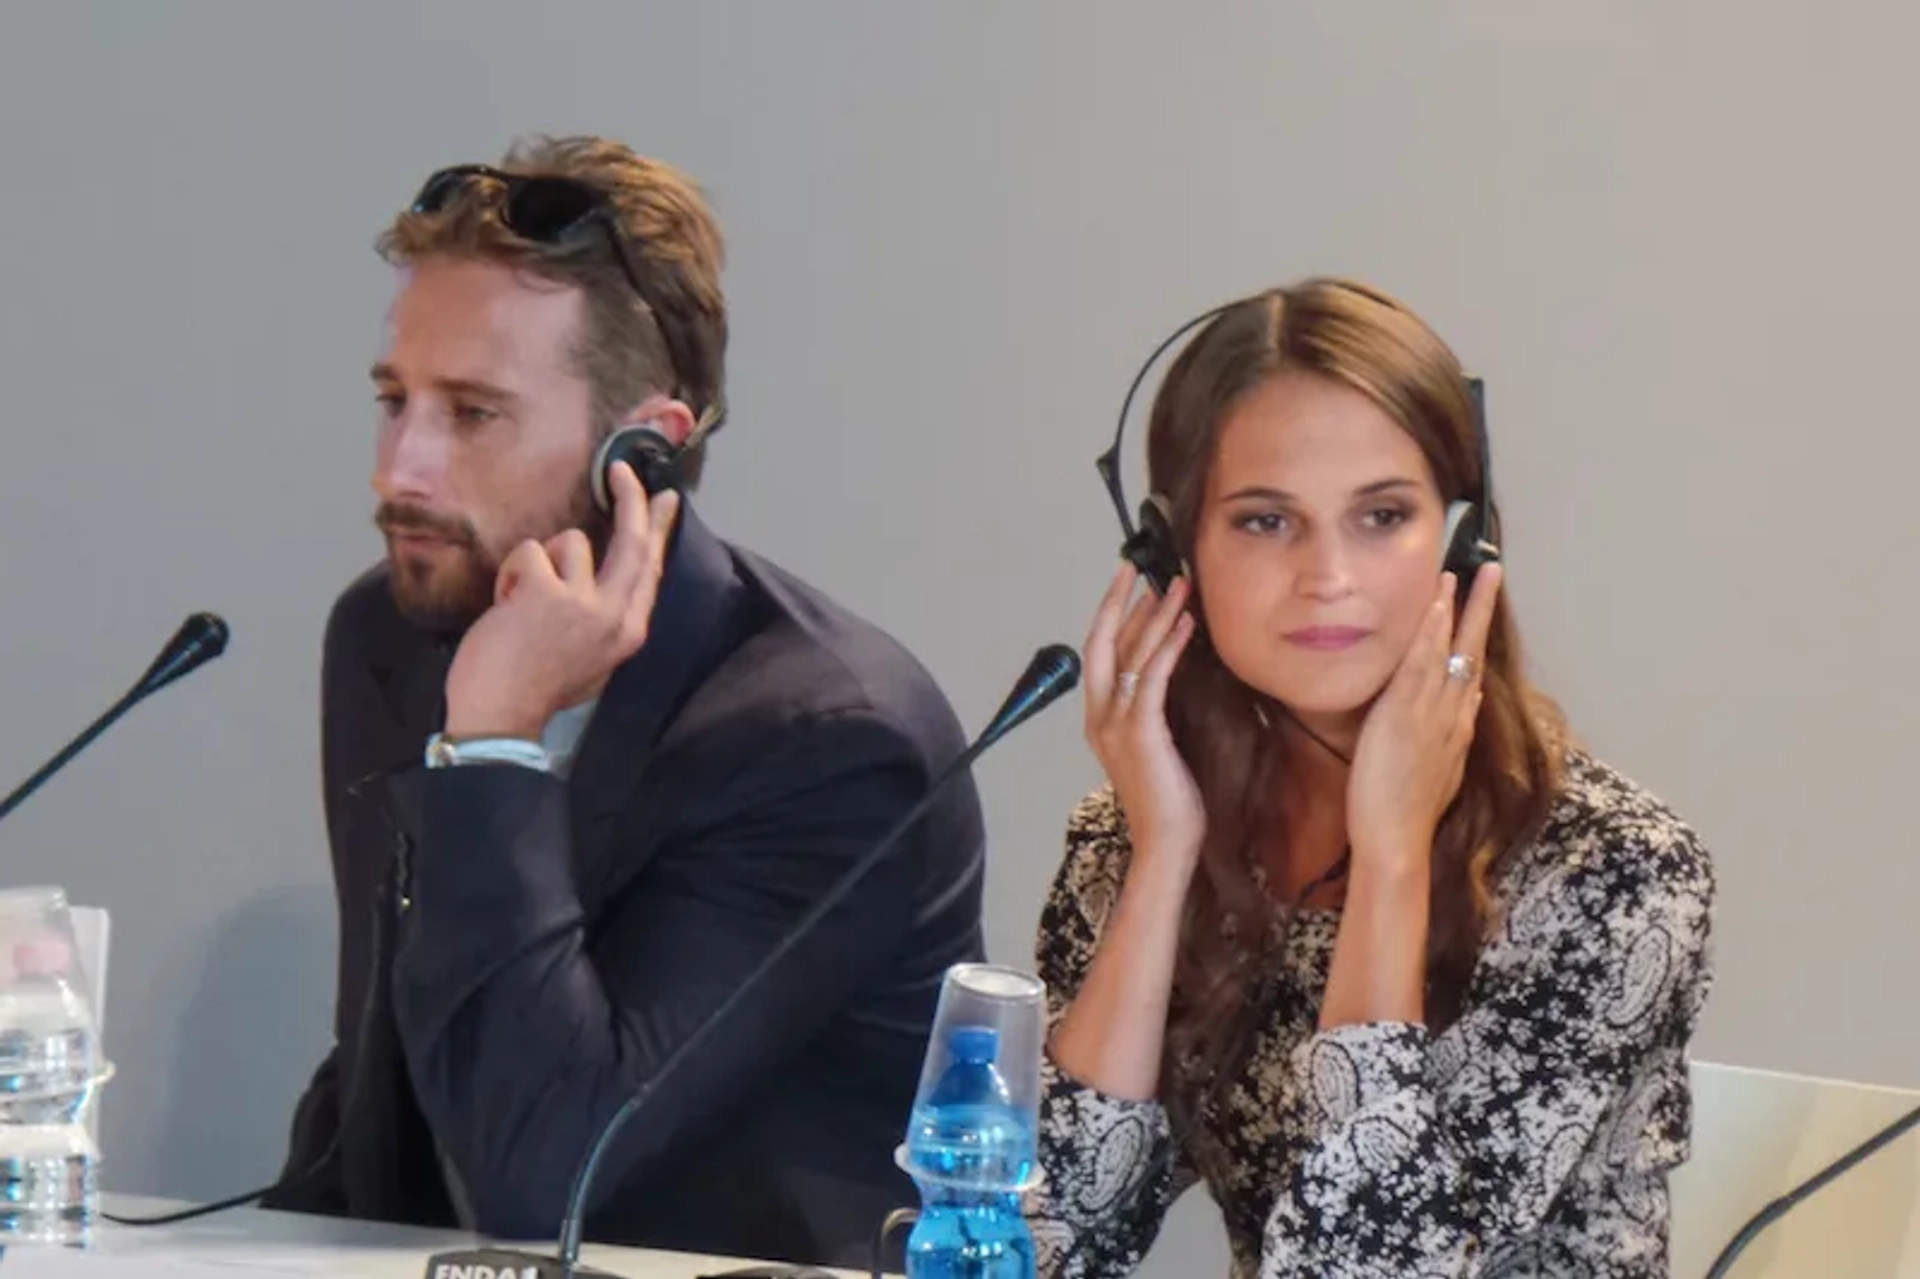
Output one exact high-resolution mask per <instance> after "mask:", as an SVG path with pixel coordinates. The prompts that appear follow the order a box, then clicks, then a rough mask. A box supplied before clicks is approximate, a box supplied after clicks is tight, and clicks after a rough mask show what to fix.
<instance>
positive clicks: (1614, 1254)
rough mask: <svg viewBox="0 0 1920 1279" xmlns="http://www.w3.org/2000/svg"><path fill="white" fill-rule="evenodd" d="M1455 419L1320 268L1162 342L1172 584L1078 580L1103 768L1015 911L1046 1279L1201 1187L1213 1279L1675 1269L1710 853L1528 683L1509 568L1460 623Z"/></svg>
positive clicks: (1158, 430) (1152, 457) (1122, 1250)
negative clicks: (1034, 1051)
mask: <svg viewBox="0 0 1920 1279" xmlns="http://www.w3.org/2000/svg"><path fill="white" fill-rule="evenodd" d="M1474 412H1475V410H1474V405H1473V401H1472V399H1471V397H1470V391H1469V388H1468V386H1467V383H1466V381H1465V378H1464V375H1463V373H1462V371H1461V368H1460V364H1459V362H1458V361H1457V360H1456V358H1455V357H1454V355H1453V353H1452V352H1451V351H1450V350H1449V349H1448V348H1447V346H1446V345H1445V344H1444V343H1443V342H1442V341H1441V340H1440V339H1439V338H1438V337H1437V336H1435V335H1434V334H1433V333H1432V332H1431V331H1430V330H1429V329H1428V328H1427V327H1426V326H1425V325H1424V324H1423V323H1421V322H1420V321H1419V320H1418V319H1417V318H1416V317H1414V316H1413V315H1412V314H1411V313H1410V312H1408V311H1407V310H1405V309H1404V308H1402V307H1400V306H1399V305H1397V304H1396V303H1394V302H1392V301H1391V300H1389V299H1387V298H1385V297H1384V296H1383V295H1380V294H1378V293H1375V292H1373V291H1371V290H1368V289H1365V288H1362V287H1360V286H1358V285H1354V284H1350V283H1346V282H1342V281H1337V280H1312V281H1308V282H1306V283H1303V284H1301V285H1299V286H1297V287H1294V288H1291V289H1287V290H1276V291H1273V292H1270V293H1267V294H1263V295H1261V296H1258V297H1255V298H1252V299H1249V300H1246V301H1243V302H1241V303H1238V304H1236V305H1234V306H1232V307H1229V308H1227V309H1226V310H1224V311H1223V312H1222V313H1221V314H1219V315H1218V317H1217V318H1215V319H1213V320H1212V321H1211V322H1209V323H1208V324H1207V325H1206V327H1204V328H1203V329H1202V330H1201V331H1200V332H1199V333H1198V335H1197V336H1196V337H1195V338H1194V339H1193V340H1192V341H1191V343H1190V344H1189V345H1188V347H1187V348H1186V350H1185V351H1184V352H1182V354H1181V355H1180V357H1179V358H1178V359H1177V360H1176V361H1175V362H1174V364H1173V365H1172V366H1171V368H1170V370H1169V372H1168V374H1167V377H1166V380H1165V383H1164V385H1163V386H1162V387H1161V389H1160V392H1159V395H1158V397H1157V399H1156V402H1155V404H1154V408H1153V413H1152V418H1151V422H1150V425H1149V440H1148V458H1149V460H1148V467H1149V472H1150V477H1151V480H1152V486H1153V489H1154V491H1155V493H1157V494H1159V495H1161V496H1162V497H1164V499H1165V501H1166V503H1167V508H1168V513H1169V520H1170V524H1171V528H1172V532H1173V537H1174V541H1175V543H1176V546H1177V549H1178V551H1179V553H1180V556H1181V558H1182V560H1183V561H1184V563H1185V565H1186V566H1187V574H1185V575H1182V576H1181V577H1179V578H1177V579H1176V580H1175V581H1174V582H1173V584H1172V585H1171V587H1170V588H1169V589H1168V590H1167V591H1166V593H1165V594H1164V596H1163V595H1160V594H1158V593H1156V592H1154V591H1152V590H1148V591H1145V592H1142V593H1140V594H1139V596H1138V598H1135V591H1136V583H1135V574H1134V570H1133V569H1132V568H1131V567H1130V566H1123V568H1122V569H1121V571H1120V573H1119V575H1118V576H1117V577H1116V578H1115V579H1114V582H1113V585H1112V587H1111V589H1110V590H1109V591H1108V592H1107V596H1106V598H1105V600H1104V601H1103V602H1102V604H1101V605H1100V608H1099V611H1098V614H1097V616H1096V618H1095V620H1094V622H1093V626H1092V630H1091V632H1090V634H1089V637H1088V640H1087V645H1086V653H1085V658H1086V663H1085V686H1086V705H1087V736H1088V739H1089V741H1090V743H1091V744H1092V746H1093V748H1094V751H1095V753H1096V754H1097V755H1098V756H1099V759H1100V762H1101V764H1102V766H1103V767H1104V769H1105V772H1106V776H1107V779H1108V781H1107V784H1106V785H1104V786H1102V787H1101V788H1100V789H1099V790H1097V791H1096V792H1094V793H1093V794H1092V795H1091V796H1089V797H1088V798H1087V799H1085V800H1084V801H1083V802H1082V804H1081V805H1080V806H1079V808H1078V809H1077V810H1076V812H1075V813H1074V815H1073V818H1072V820H1071V822H1070V824H1069V828H1068V835H1067V854H1066V860H1065V863H1064V864H1063V865H1062V867H1061V869H1060V871H1059V874H1058V876H1057V878H1056V880H1055V883H1054V886H1053V891H1052V894H1051V896H1050V898H1049V900H1048V903H1047V905H1046V908H1045V910H1044V913H1043V915H1042V918H1041V924H1040V935H1039V944H1038V958H1039V965H1040V973H1041V976H1042V977H1044V978H1045V980H1046V982H1047V984H1048V988H1049V992H1050V999H1051V1001H1052V1008H1051V1013H1052V1027H1051V1035H1050V1040H1049V1047H1048V1060H1047V1064H1046V1081H1047V1093H1046V1097H1045V1101H1044V1106H1043V1115H1042V1133H1041V1163H1042V1166H1043V1168H1044V1170H1045V1172H1046V1174H1047V1180H1046V1184H1045V1186H1044V1187H1043V1188H1042V1190H1041V1191H1039V1192H1038V1193H1037V1195H1036V1198H1035V1200H1034V1202H1033V1204H1032V1208H1031V1211H1032V1214H1033V1217H1034V1223H1035V1235H1036V1238H1037V1239H1038V1240H1039V1243H1040V1249H1041V1254H1042V1273H1043V1274H1047V1275H1054V1276H1097V1277H1102V1279H1104V1277H1110V1276H1120V1275H1124V1274H1127V1273H1128V1272H1130V1271H1131V1270H1132V1269H1133V1268H1134V1267H1135V1266H1136V1265H1137V1264H1138V1262H1139V1261H1140V1258H1141V1257H1142V1256H1143V1255H1144V1253H1145V1252H1146V1250H1147V1249H1148V1247H1149V1246H1150V1245H1151V1243H1152V1241H1153V1239H1154V1236H1155V1234H1156V1232H1157V1231H1158V1229H1159V1226H1160V1222H1161V1219H1162V1217H1163V1215H1164V1214H1165V1212H1166V1210H1167V1207H1168V1205H1169V1204H1170V1203H1171V1202H1172V1201H1173V1199H1174V1198H1176V1197H1177V1196H1178V1195H1180V1194H1181V1193H1182V1192H1183V1191H1185V1190H1186V1189H1188V1188H1189V1187H1190V1186H1192V1185H1193V1184H1194V1183H1195V1182H1197V1181H1201V1180H1204V1181H1205V1182H1206V1183H1207V1185H1208V1188H1209V1189H1210V1190H1211V1191H1212V1193H1213V1196H1214V1198H1215V1200H1216V1201H1217V1202H1218V1203H1219V1205H1220V1208H1221V1211H1222V1215H1223V1217H1224V1219H1225V1222H1226V1226H1227V1231H1228V1235H1229V1238H1230V1241H1231V1244H1232V1250H1233V1256H1234V1273H1235V1274H1236V1275H1238V1276H1243V1277H1251V1276H1256V1275H1257V1276H1260V1279H1282V1277H1283V1276H1284V1277H1286V1279H1292V1277H1294V1276H1302V1277H1305V1276H1312V1277H1314V1279H1347V1277H1356V1276H1363V1275H1364V1276H1423V1277H1424V1276H1516V1275H1534V1274H1552V1275H1561V1274H1574V1275H1586V1276H1642V1275H1665V1274H1666V1273H1667V1265H1666V1250H1667V1194H1666V1175H1667V1173H1668V1171H1669V1170H1670V1169H1671V1168H1673V1167H1674V1166H1675V1165H1677V1164H1678V1163H1679V1162H1681V1160H1682V1159H1684V1157H1685V1155H1686V1152H1687V1141H1688V1094H1687V1066H1686V1048H1687V1044H1688V1042H1689V1039H1690V1037H1691V1035H1692V1033H1693V1028H1694V1024H1695V1021H1696V1018H1697V1016H1698V1014H1699V1010H1700V1008H1701V1005H1702V1003H1703V1001H1704V998H1705V992H1706V989H1707V986H1708V983H1709V973H1710V961H1709V951H1708V934H1709V915H1710V910H1711V904H1712V899H1713V891H1714V880H1713V870H1712V865H1711V863H1710V861H1709V858H1708V855H1707V853H1706V851H1705V850H1704V849H1703V848H1702V847H1701V845H1700V843H1699V841H1698V839H1697V837H1696V836H1695V834H1694V833H1693V832H1692V831H1691V830H1690V829H1689V828H1688V827H1687V826H1686V825H1685V824H1684V823H1683V822H1682V821H1681V820H1680V819H1679V818H1677V817H1676V816H1675V815H1674V814H1673V813H1672V812H1671V811H1670V810H1669V809H1668V808H1666V807H1665V806H1664V805H1662V804H1661V802H1660V801H1659V800H1657V799H1655V798H1654V797H1653V796H1651V795H1649V794H1647V793H1646V792H1645V791H1643V790H1641V789H1640V788H1639V787H1637V786H1636V785H1635V784H1634V783H1633V782H1631V781H1629V780H1628V779H1626V778H1625V777H1623V776H1621V774H1619V773H1618V772H1616V771H1615V770H1613V769H1612V768H1610V767H1608V766H1607V765H1606V764H1604V763H1602V762H1600V761H1599V760H1597V759H1595V758H1593V757H1592V756H1591V755H1589V754H1587V753H1586V752H1585V751H1584V750H1583V749H1582V748H1581V747H1579V746H1578V745H1576V744H1575V743H1574V742H1573V741H1572V739H1571V738H1570V737H1569V735H1568V734H1567V733H1566V732H1565V730H1564V728H1563V725H1562V723H1561V720H1560V718H1559V715H1558V713H1557V711H1556V710H1555V708H1554V707H1553V705H1552V704H1551V703H1550V702H1548V701H1547V700H1546V699H1545V698H1543V697H1541V696H1540V695H1538V694H1536V693H1535V692H1534V691H1533V690H1532V689H1531V688H1529V687H1528V685H1527V682H1526V680H1525V678H1524V676H1523V674H1522V671H1521V654H1520V642H1519V635H1518V631H1517V629H1516V627H1515V624H1514V621H1513V617H1512V614H1511V612H1510V611H1509V609H1508V607H1507V604H1506V602H1505V600H1504V598H1503V597H1502V595H1501V592H1500V587H1501V581H1502V569H1501V567H1500V566H1499V565H1498V564H1491V565H1488V566H1486V567H1483V568H1481V569H1480V570H1479V571H1478V572H1477V573H1476V574H1474V575H1473V580H1472V583H1471V590H1470V593H1469V594H1468V595H1467V598H1466V602H1465V605H1464V607H1462V608H1461V609H1460V610H1459V616H1458V618H1457V621H1456V617H1455V582H1454V578H1453V575H1452V574H1450V573H1447V574H1443V573H1441V572H1439V565H1440V564H1441V562H1442V553H1443V552H1442V541H1443V537H1444V533H1443V528H1444V525H1445V515H1446V511H1447V508H1448V504H1449V503H1450V502H1453V501H1454V500H1456V499H1461V498H1466V499H1468V500H1471V499H1472V498H1473V496H1474V495H1475V494H1478V493H1483V492H1484V491H1485V487H1486V486H1485V467H1486V464H1487V459H1486V458H1485V457H1483V456H1481V451H1482V450H1481V447H1480V444H1479V439H1480V438H1481V437H1480V436H1479V435H1478V434H1477V433H1476V431H1475V429H1474V423H1475V419H1474ZM1456 655H1459V656H1456ZM1450 659H1451V660H1450ZM1463 659H1464V660H1463ZM1349 761H1350V762H1349Z"/></svg>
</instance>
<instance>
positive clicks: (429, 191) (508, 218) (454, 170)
mask: <svg viewBox="0 0 1920 1279" xmlns="http://www.w3.org/2000/svg"><path fill="white" fill-rule="evenodd" d="M480 183H486V184H488V185H491V186H493V187H495V188H497V189H498V190H499V192H500V199H499V202H498V204H497V205H496V206H495V213H496V214H497V215H498V217H499V219H500V224H501V225H502V226H504V227H506V228H507V230H509V231H511V232H513V233H514V234H515V235H517V236H519V237H520V238H521V239H523V240H530V241H532V242H533V243H535V244H551V245H559V244H563V243H565V242H566V241H568V240H570V239H572V238H573V237H574V236H576V235H579V234H580V233H581V232H583V231H586V230H588V229H589V228H591V227H592V226H594V225H598V226H599V227H600V229H601V231H602V233H603V234H605V236H606V237H607V243H608V244H609V245H610V246H612V248H613V256H614V259H615V260H616V261H618V262H619V263H620V270H621V272H622V273H623V274H624V275H625V276H626V277H627V283H628V284H630V285H632V286H633V291H634V294H635V295H636V296H637V297H639V299H640V301H641V302H642V303H644V304H645V305H646V308H647V310H648V311H649V312H651V313H652V315H653V320H654V325H655V327H657V328H658V329H659V331H660V340H661V341H662V342H663V343H665V344H666V347H667V358H668V360H670V361H671V362H672V364H673V369H674V374H675V376H676V377H678V375H679V373H680V371H681V370H682V369H684V368H686V367H687V366H686V364H685V363H684V362H683V361H682V359H681V356H680V352H679V351H678V350H677V349H676V344H675V342H674V339H673V336H672V334H671V332H670V329H671V326H670V325H668V324H667V323H666V320H665V317H664V316H663V315H662V313H661V311H660V308H659V307H657V306H655V305H654V304H653V300H652V299H651V298H649V297H648V296H647V291H646V289H644V288H642V287H641V285H640V272H639V270H638V269H637V268H636V267H635V266H634V263H633V255H632V254H631V253H630V252H629V251H628V248H627V237H626V235H625V234H624V233H623V232H622V231H621V229H620V223H619V219H618V218H616V217H615V216H614V210H613V205H612V203H611V201H609V200H608V199H607V195H606V192H604V191H602V190H600V189H599V188H598V187H596V186H594V185H592V184H591V183H587V182H582V181H580V180H579V179H577V178H566V177H560V176H558V175H554V174H528V173H507V172H505V171H503V170H500V169H496V168H493V167H492V166H491V165H485V164H456V165H454V166H452V167H451V168H446V169H440V170H438V171H437V172H435V173H433V174H431V175H429V176H428V178H427V180H426V181H425V182H424V183H422V184H421V186H420V193H419V194H418V195H416V196H414V197H413V211H414V212H415V213H429V214H430V213H438V212H440V211H441V210H442V209H445V208H446V207H447V206H448V205H449V204H451V203H452V202H453V201H454V200H455V199H456V198H457V197H459V196H461V195H463V194H465V193H466V192H467V191H468V190H469V189H470V188H472V187H473V186H475V185H478V184H480Z"/></svg>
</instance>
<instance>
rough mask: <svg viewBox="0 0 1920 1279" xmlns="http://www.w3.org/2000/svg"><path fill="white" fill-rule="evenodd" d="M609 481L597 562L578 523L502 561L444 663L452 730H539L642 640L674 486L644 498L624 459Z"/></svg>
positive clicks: (676, 499) (669, 525) (596, 685)
mask: <svg viewBox="0 0 1920 1279" xmlns="http://www.w3.org/2000/svg"><path fill="white" fill-rule="evenodd" d="M607 482H608V485H609V486H610V487H611V489H612V491H613V535H612V538H611V539H610V540H609V542H608V544H607V555H606V560H605V562H604V563H602V564H601V566H600V570H599V572H598V573H597V574H596V573H595V572H594V567H593V548H592V547H591V546H590V545H589V544H588V542H587V538H586V534H584V533H582V532H581V531H580V530H579V529H568V530H567V531H566V532H564V533H561V534H560V535H559V536H557V537H553V538H549V539H548V540H547V541H546V542H545V543H544V544H542V543H540V542H536V541H533V540H531V539H529V540H527V541H525V542H522V543H521V544H520V545H519V546H516V547H515V548H514V549H513V552H512V553H511V554H509V555H508V556H507V558H506V560H505V561H504V562H503V563H502V564H501V565H500V573H499V576H498V578H496V579H495V582H494V589H493V607H492V608H490V609H488V610H487V611H486V612H485V613H484V614H482V615H481V617H480V619H479V620H478V621H477V622H475V623H474V624H473V626H472V627H471V628H470V629H469V630H468V631H467V634H466V637H465V638H464V639H463V640H462V641H461V642H460V650H459V652H457V653H456V654H454V658H453V666H452V669H450V670H449V671H448V672H447V723H446V732H447V735H448V736H449V737H455V738H462V737H524V738H528V739H531V740H535V741H537V740H539V738H540V735H541V733H542V732H543V731H545V729H546V724H547V721H548V720H549V719H551V718H552V717H553V715H554V713H555V712H556V711H559V710H562V709H564V708H566V707H568V706H574V705H577V704H579V703H581V702H584V701H586V700H588V699H589V698H591V697H594V696H596V695H597V694H598V693H599V691H600V689H601V688H602V687H603V686H604V685H605V684H606V681H607V677H608V676H609V675H611V674H612V673H613V671H614V668H615V667H617V666H619V665H620V663H622V662H624V661H626V660H627V659H628V658H629V657H631V656H633V655H634V654H635V653H637V652H639V651H640V647H641V645H643V644H645V643H646V642H647V631H648V628H649V626H650V624H651V622H652V619H653V603H654V600H655V598H656V597H657V595H658V593H659V589H660V576H661V573H662V572H663V571H664V569H665V565H666V553H667V544H668V542H669V541H670V539H671V534H672V530H673V521H674V517H675V515H677V514H678V513H679V510H680V495H679V494H678V493H672V492H669V493H662V494H661V495H660V496H658V497H655V498H653V499H651V500H649V499H648V497H647V492H646V490H645V489H644V488H643V487H641V484H640V481H639V480H638V479H637V478H635V476H634V474H633V470H632V468H630V467H629V466H627V464H626V463H624V462H621V463H616V464H615V465H614V466H613V467H612V469H611V471H610V473H609V475H608V477H607Z"/></svg>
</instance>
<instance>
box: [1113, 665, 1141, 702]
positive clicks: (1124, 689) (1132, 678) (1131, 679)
mask: <svg viewBox="0 0 1920 1279" xmlns="http://www.w3.org/2000/svg"><path fill="white" fill-rule="evenodd" d="M1139 689H1140V672H1139V671H1121V672H1120V674H1119V675H1118V676H1117V677H1115V680H1114V691H1115V692H1116V693H1118V694H1119V695H1120V700H1121V701H1123V702H1130V701H1132V700H1133V695H1134V694H1135V693H1136V692H1138V691H1139Z"/></svg>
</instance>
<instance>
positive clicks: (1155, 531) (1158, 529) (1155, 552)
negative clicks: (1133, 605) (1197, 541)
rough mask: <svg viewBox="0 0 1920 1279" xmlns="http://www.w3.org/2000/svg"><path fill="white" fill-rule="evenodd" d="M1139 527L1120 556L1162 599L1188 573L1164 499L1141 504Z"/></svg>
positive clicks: (1159, 497)
mask: <svg viewBox="0 0 1920 1279" xmlns="http://www.w3.org/2000/svg"><path fill="white" fill-rule="evenodd" d="M1139 523H1140V527H1139V528H1138V529H1137V530H1136V531H1135V532H1134V534H1133V536H1132V537H1130V538H1128V539H1127V540H1126V543H1125V545H1123V546H1122V547H1121V548H1120V553H1121V555H1123V556H1124V557H1125V558H1126V560H1127V562H1128V563H1130V564H1132V565H1133V566H1134V567H1135V568H1136V569H1138V570H1140V575H1141V576H1142V577H1144V578H1146V579H1147V581H1148V582H1149V583H1151V584H1152V586H1153V589H1154V590H1156V591H1158V592H1160V593H1161V594H1162V595H1165V594H1166V593H1167V589H1168V588H1169V587H1171V586H1172V585H1173V581H1174V579H1175V578H1177V577H1180V576H1182V575H1183V574H1184V573H1186V571H1187V565H1186V562H1185V561H1184V560H1183V559H1181V557H1180V551H1179V549H1178V547H1177V546H1176V545H1175V543H1174V538H1173V516H1172V512H1171V510H1169V508H1168V506H1167V501H1166V499H1165V498H1163V497H1161V496H1160V495H1159V494H1158V493H1154V494H1151V495H1150V496H1149V497H1148V498H1147V500H1146V501H1144V502H1142V503H1141V504H1140V521H1139Z"/></svg>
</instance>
